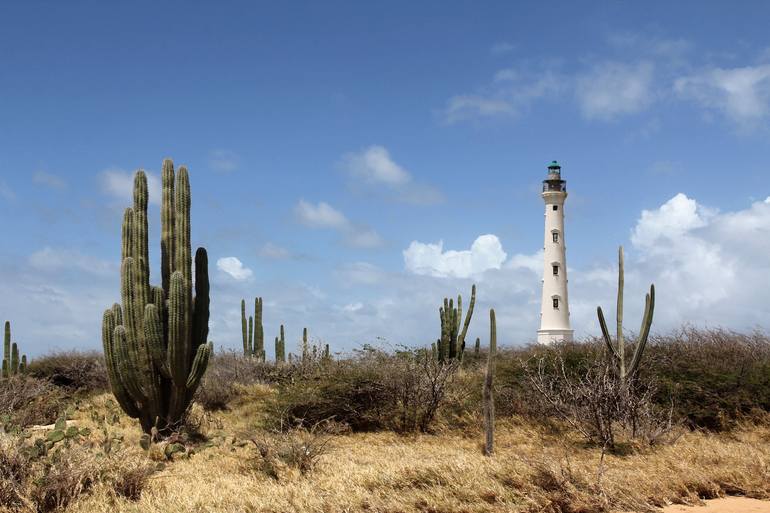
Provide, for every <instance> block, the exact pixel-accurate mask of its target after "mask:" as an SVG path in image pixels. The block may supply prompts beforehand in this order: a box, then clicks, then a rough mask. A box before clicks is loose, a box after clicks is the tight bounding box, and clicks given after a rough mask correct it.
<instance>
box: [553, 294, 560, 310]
mask: <svg viewBox="0 0 770 513" xmlns="http://www.w3.org/2000/svg"><path fill="white" fill-rule="evenodd" d="M553 307H554V308H559V298H558V297H555V298H553Z"/></svg>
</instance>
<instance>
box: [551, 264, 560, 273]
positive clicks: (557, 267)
mask: <svg viewBox="0 0 770 513" xmlns="http://www.w3.org/2000/svg"><path fill="white" fill-rule="evenodd" d="M551 267H553V275H554V276H558V275H559V266H558V265H554V266H551Z"/></svg>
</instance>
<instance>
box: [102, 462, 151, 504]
mask: <svg viewBox="0 0 770 513" xmlns="http://www.w3.org/2000/svg"><path fill="white" fill-rule="evenodd" d="M155 470H156V466H155V465H154V464H152V463H150V462H148V461H128V462H124V463H122V464H121V465H119V466H118V467H117V468H115V469H114V470H113V476H112V483H111V484H112V490H113V491H114V492H115V494H116V495H117V496H119V497H123V498H125V499H128V500H130V501H138V500H139V499H140V498H141V497H142V491H143V490H144V489H145V488H146V487H147V484H148V483H149V482H150V478H151V477H152V475H153V474H154V473H155Z"/></svg>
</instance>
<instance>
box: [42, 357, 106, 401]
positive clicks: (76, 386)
mask: <svg viewBox="0 0 770 513" xmlns="http://www.w3.org/2000/svg"><path fill="white" fill-rule="evenodd" d="M28 373H29V375H30V376H33V377H36V378H40V379H45V380H48V381H49V382H50V383H51V384H53V385H56V386H57V387H62V388H65V389H67V390H70V391H80V392H86V393H101V392H106V391H107V390H109V382H108V380H107V370H106V367H105V365H104V357H103V356H102V353H101V352H99V351H62V352H55V353H50V354H47V355H44V356H41V357H39V358H35V359H34V360H32V361H31V362H30V364H29V371H28Z"/></svg>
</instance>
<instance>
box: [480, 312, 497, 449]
mask: <svg viewBox="0 0 770 513" xmlns="http://www.w3.org/2000/svg"><path fill="white" fill-rule="evenodd" d="M496 357H497V323H496V321H495V311H494V310H490V311H489V354H488V355H487V370H486V372H485V373H484V388H483V390H482V402H483V409H484V434H485V440H484V454H485V455H486V456H491V455H492V454H493V453H494V452H495V398H494V393H493V385H494V380H495V359H496Z"/></svg>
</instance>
